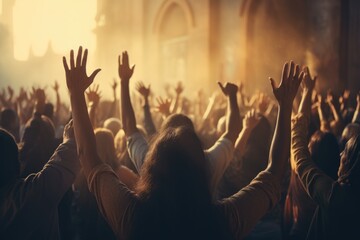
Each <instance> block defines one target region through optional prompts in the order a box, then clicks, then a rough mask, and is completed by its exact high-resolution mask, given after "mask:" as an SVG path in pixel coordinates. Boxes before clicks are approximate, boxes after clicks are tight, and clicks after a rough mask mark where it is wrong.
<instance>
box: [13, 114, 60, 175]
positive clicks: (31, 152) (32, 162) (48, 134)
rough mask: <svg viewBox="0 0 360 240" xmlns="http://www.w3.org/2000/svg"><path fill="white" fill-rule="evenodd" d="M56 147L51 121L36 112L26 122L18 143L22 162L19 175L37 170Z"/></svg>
mask: <svg viewBox="0 0 360 240" xmlns="http://www.w3.org/2000/svg"><path fill="white" fill-rule="evenodd" d="M55 148H56V143H55V130H54V125H53V123H52V121H51V120H50V119H49V118H48V117H45V116H43V115H42V116H40V115H38V114H36V115H35V116H34V117H33V118H31V119H30V120H29V121H28V122H27V123H26V127H25V131H24V135H23V137H22V141H21V145H20V151H19V153H20V156H19V159H20V162H21V163H22V164H24V168H23V170H22V173H21V175H22V176H23V177H26V176H27V175H29V174H31V173H37V172H39V171H40V170H41V169H42V168H43V167H44V165H45V163H47V161H48V160H49V158H50V157H51V155H52V154H53V153H54V150H55Z"/></svg>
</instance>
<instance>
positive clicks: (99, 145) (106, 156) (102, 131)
mask: <svg viewBox="0 0 360 240" xmlns="http://www.w3.org/2000/svg"><path fill="white" fill-rule="evenodd" d="M94 133H95V138H96V149H97V153H98V154H99V157H100V159H101V160H102V161H103V162H105V163H107V164H109V165H110V166H111V167H115V166H116V164H117V157H116V151H115V143H114V135H113V134H112V132H111V131H110V130H108V129H106V128H97V129H95V131H94Z"/></svg>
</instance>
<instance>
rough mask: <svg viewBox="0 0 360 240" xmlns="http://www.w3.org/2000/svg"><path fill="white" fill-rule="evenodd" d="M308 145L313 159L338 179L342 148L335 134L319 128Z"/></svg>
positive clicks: (329, 174) (328, 173) (332, 176)
mask: <svg viewBox="0 0 360 240" xmlns="http://www.w3.org/2000/svg"><path fill="white" fill-rule="evenodd" d="M308 147H309V151H310V154H311V159H312V160H313V161H314V162H315V163H316V165H317V166H318V167H319V168H320V169H321V170H322V171H323V172H324V173H326V174H327V175H328V176H329V177H331V178H332V179H334V180H336V179H337V171H338V169H339V164H340V156H339V155H340V149H339V144H338V142H337V140H336V137H335V135H334V134H332V133H331V132H322V131H319V130H318V131H316V132H315V133H314V134H313V135H312V136H311V138H310V141H309V145H308Z"/></svg>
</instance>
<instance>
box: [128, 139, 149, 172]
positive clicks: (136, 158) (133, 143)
mask: <svg viewBox="0 0 360 240" xmlns="http://www.w3.org/2000/svg"><path fill="white" fill-rule="evenodd" d="M126 141H127V148H128V152H129V156H130V159H131V161H132V162H133V164H134V166H135V167H136V170H137V172H140V170H141V167H142V165H143V163H144V160H145V156H146V153H147V152H148V150H149V144H148V142H147V141H146V139H145V138H144V136H143V135H142V134H141V133H140V132H136V133H134V134H133V135H131V136H129V137H127V139H126Z"/></svg>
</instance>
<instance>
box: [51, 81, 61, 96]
mask: <svg viewBox="0 0 360 240" xmlns="http://www.w3.org/2000/svg"><path fill="white" fill-rule="evenodd" d="M59 88H60V86H59V83H58V82H57V81H56V80H55V83H54V85H53V86H52V89H54V91H55V92H56V93H58V92H59Z"/></svg>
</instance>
